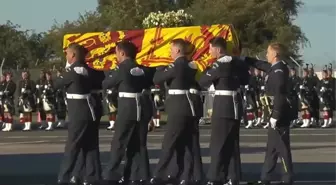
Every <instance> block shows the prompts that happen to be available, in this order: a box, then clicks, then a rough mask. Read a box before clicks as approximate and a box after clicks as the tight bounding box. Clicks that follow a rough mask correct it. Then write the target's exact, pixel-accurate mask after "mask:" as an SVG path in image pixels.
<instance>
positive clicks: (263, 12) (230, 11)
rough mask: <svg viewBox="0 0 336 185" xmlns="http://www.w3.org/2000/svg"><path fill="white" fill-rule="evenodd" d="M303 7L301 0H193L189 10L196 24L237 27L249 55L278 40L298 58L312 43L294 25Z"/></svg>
mask: <svg viewBox="0 0 336 185" xmlns="http://www.w3.org/2000/svg"><path fill="white" fill-rule="evenodd" d="M301 4H302V3H301V1H299V0H250V1H246V0H193V3H192V5H191V6H190V7H189V8H188V9H187V11H188V12H189V13H191V14H192V15H193V17H194V22H195V24H196V25H204V24H223V23H230V24H233V25H234V26H235V28H236V29H237V32H238V36H239V38H240V39H241V42H242V46H243V48H244V51H245V52H246V54H248V55H253V56H254V55H256V54H258V53H260V52H262V51H263V50H265V48H266V46H267V45H268V44H269V43H270V42H274V41H278V42H281V43H284V44H285V45H286V46H287V47H288V49H289V51H291V53H290V54H291V55H294V57H296V56H297V54H298V51H299V49H300V46H305V45H306V44H307V43H308V40H307V38H306V37H305V35H304V33H303V32H302V31H301V29H300V28H299V27H298V26H296V25H294V24H293V23H292V19H293V18H294V17H295V16H296V14H297V9H298V7H299V6H300V5H301ZM279 7H282V8H279Z"/></svg>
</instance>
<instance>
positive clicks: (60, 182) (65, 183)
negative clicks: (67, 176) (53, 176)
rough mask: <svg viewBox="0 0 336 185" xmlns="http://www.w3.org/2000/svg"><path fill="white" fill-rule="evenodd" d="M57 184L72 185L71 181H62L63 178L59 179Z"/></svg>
mask: <svg viewBox="0 0 336 185" xmlns="http://www.w3.org/2000/svg"><path fill="white" fill-rule="evenodd" d="M57 185H70V184H69V183H67V182H65V181H62V180H58V181H57Z"/></svg>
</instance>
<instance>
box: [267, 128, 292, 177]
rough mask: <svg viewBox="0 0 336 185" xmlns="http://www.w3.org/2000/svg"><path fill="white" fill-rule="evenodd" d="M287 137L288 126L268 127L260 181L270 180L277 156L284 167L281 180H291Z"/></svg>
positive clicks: (290, 160)
mask: <svg viewBox="0 0 336 185" xmlns="http://www.w3.org/2000/svg"><path fill="white" fill-rule="evenodd" d="M287 124H289V123H287ZM289 137H290V133H289V127H288V126H286V127H279V128H276V129H273V128H271V127H269V129H268V140H267V149H266V155H265V162H264V166H263V169H262V174H261V180H262V181H266V182H267V181H271V173H272V172H273V171H274V169H275V167H276V164H277V161H278V157H280V159H281V163H282V165H283V169H284V175H283V179H282V180H283V181H285V182H292V176H293V167H292V154H291V148H290V138H289Z"/></svg>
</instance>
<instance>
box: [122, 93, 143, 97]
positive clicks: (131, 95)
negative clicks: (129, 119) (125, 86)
mask: <svg viewBox="0 0 336 185" xmlns="http://www.w3.org/2000/svg"><path fill="white" fill-rule="evenodd" d="M139 96H141V93H129V92H119V97H120V98H136V97H139Z"/></svg>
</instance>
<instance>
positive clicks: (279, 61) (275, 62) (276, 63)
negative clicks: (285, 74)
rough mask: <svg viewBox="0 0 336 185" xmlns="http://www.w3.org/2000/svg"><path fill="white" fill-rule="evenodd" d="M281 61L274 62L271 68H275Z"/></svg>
mask: <svg viewBox="0 0 336 185" xmlns="http://www.w3.org/2000/svg"><path fill="white" fill-rule="evenodd" d="M280 62H281V61H277V62H275V63H274V64H272V67H273V66H275V65H277V64H279V63H280Z"/></svg>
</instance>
